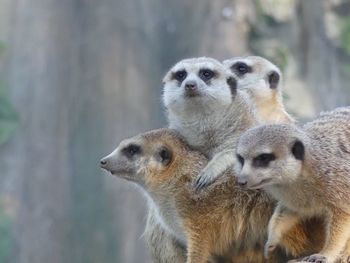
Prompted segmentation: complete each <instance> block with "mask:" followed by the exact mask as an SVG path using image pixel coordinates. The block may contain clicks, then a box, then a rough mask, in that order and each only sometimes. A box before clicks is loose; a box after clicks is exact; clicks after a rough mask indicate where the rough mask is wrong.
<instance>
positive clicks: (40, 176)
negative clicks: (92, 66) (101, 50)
mask: <svg viewBox="0 0 350 263" xmlns="http://www.w3.org/2000/svg"><path fill="white" fill-rule="evenodd" d="M14 2H15V3H14V4H13V6H12V7H13V8H14V9H13V10H12V11H13V12H12V15H13V17H12V19H11V20H12V23H13V24H12V28H11V34H12V37H11V39H10V41H9V43H8V44H10V47H8V49H9V50H8V57H9V58H8V72H7V75H6V76H5V78H6V82H7V85H8V86H9V87H11V94H12V98H13V101H14V103H15V105H16V108H17V110H18V111H19V113H20V119H21V124H20V127H19V129H18V132H17V136H16V139H15V140H13V141H12V146H13V148H12V149H13V150H11V154H12V158H15V161H14V162H13V163H14V164H15V165H13V167H11V174H17V175H20V180H19V181H18V185H17V192H18V201H19V202H18V203H19V210H18V214H17V224H16V228H15V237H16V250H15V255H14V257H15V258H14V262H20V263H27V262H28V263H32V262H53V263H59V262H64V261H65V260H64V255H65V244H66V242H65V241H66V236H67V226H68V220H67V219H68V218H67V209H66V208H67V206H68V204H69V202H70V191H69V190H70V189H69V174H70V172H69V162H70V160H69V159H70V157H69V152H68V150H69V137H68V135H69V117H70V112H69V103H70V99H69V98H70V87H71V83H72V81H73V77H74V76H73V75H72V73H71V71H70V69H71V68H70V67H71V59H72V57H74V54H73V53H72V51H73V50H72V46H71V42H70V37H71V32H70V31H66V29H67V28H71V21H72V20H71V19H72V14H71V12H70V10H71V4H70V1H60V2H58V1H54V0H52V1H47V0H35V1H25V0H18V1H14Z"/></svg>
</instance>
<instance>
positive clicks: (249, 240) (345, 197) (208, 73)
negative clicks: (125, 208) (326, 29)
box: [100, 56, 350, 263]
mask: <svg viewBox="0 0 350 263" xmlns="http://www.w3.org/2000/svg"><path fill="white" fill-rule="evenodd" d="M281 82H282V74H281V71H280V70H279V69H278V67H277V66H275V65H274V64H273V63H271V62H270V61H268V60H266V59H264V58H262V57H257V56H248V57H242V58H241V57H239V58H233V59H229V60H225V61H223V62H222V63H221V62H219V61H217V60H215V59H212V58H206V57H201V58H191V59H185V60H182V61H180V62H178V63H177V64H176V65H174V66H173V67H172V68H171V69H170V70H169V72H168V73H167V74H166V75H165V77H164V80H163V84H164V86H163V104H164V106H165V109H166V114H167V118H168V123H169V128H164V129H158V130H153V131H149V132H146V133H143V134H139V135H137V136H135V137H132V138H129V139H126V140H124V141H122V142H121V143H120V145H119V146H118V147H117V149H115V150H114V151H113V152H112V153H111V154H109V155H108V156H106V157H104V158H103V159H102V160H101V164H100V165H101V167H102V168H104V169H106V170H107V171H109V172H111V173H112V174H114V175H117V176H118V177H120V178H123V179H126V180H129V181H131V182H134V183H136V185H138V186H139V187H140V188H141V189H142V192H143V193H144V194H145V196H146V199H147V201H148V207H149V213H148V218H147V223H146V228H145V234H144V237H145V239H146V242H147V244H148V247H149V250H150V254H151V257H152V259H153V261H154V262H159V263H185V262H186V263H207V262H210V263H215V262H216V263H223V262H227V263H229V262H231V263H263V262H272V263H280V262H286V261H287V260H289V261H288V262H318V263H319V262H322V263H325V262H328V263H333V262H349V259H348V256H349V255H350V239H349V237H350V108H342V109H337V110H335V111H333V112H328V113H323V114H322V115H321V117H319V118H318V119H317V120H315V121H313V122H311V123H309V124H306V125H305V126H298V125H297V124H296V123H295V121H294V120H293V118H292V117H291V116H290V115H289V114H288V113H287V112H286V110H285V107H284V104H283V100H282V87H281ZM347 176H349V177H347ZM348 178H349V179H348ZM347 189H349V190H347ZM348 243H349V244H348ZM310 255H311V256H310ZM295 258H297V259H295ZM293 259H295V260H293Z"/></svg>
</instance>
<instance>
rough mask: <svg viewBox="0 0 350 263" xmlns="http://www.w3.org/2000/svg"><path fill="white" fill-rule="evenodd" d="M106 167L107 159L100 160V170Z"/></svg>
mask: <svg viewBox="0 0 350 263" xmlns="http://www.w3.org/2000/svg"><path fill="white" fill-rule="evenodd" d="M106 165H107V158H102V159H101V160H100V166H101V167H102V168H105V167H106Z"/></svg>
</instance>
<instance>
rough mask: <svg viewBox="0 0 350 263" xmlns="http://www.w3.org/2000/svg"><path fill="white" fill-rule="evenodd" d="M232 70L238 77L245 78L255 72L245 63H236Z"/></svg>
mask: <svg viewBox="0 0 350 263" xmlns="http://www.w3.org/2000/svg"><path fill="white" fill-rule="evenodd" d="M231 70H232V71H233V72H235V73H236V74H237V75H238V76H243V75H245V74H247V73H250V72H252V71H253V69H252V67H251V66H248V65H247V64H246V63H244V62H236V63H235V64H233V65H232V66H231Z"/></svg>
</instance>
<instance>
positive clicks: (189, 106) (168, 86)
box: [163, 57, 292, 190]
mask: <svg viewBox="0 0 350 263" xmlns="http://www.w3.org/2000/svg"><path fill="white" fill-rule="evenodd" d="M230 61H231V62H230ZM230 61H226V62H225V65H226V66H224V65H223V64H221V63H220V62H219V61H217V60H215V59H212V58H193V59H185V60H182V61H180V62H178V63H177V64H176V65H175V66H174V67H173V68H172V69H170V71H169V72H168V73H167V74H166V75H165V77H164V79H163V82H164V93H163V103H164V105H165V108H166V110H167V117H168V121H169V126H170V128H173V129H175V130H177V131H179V132H180V133H181V134H182V135H183V136H184V137H185V138H186V140H187V141H188V142H189V144H190V145H191V146H192V147H194V148H195V149H197V150H199V151H201V152H202V153H204V154H205V155H206V156H208V157H209V159H210V162H209V163H208V165H207V166H206V167H205V168H204V169H203V171H202V172H201V174H200V175H199V177H198V179H197V181H196V183H195V188H196V189H197V190H198V189H201V188H204V187H206V186H207V185H209V184H211V183H212V182H213V181H214V180H215V179H216V178H217V177H218V176H219V175H220V174H222V173H223V172H224V171H225V170H226V169H227V168H229V167H230V166H232V165H233V164H234V162H235V158H234V146H235V144H236V142H237V139H238V137H239V136H240V134H241V133H242V132H243V131H245V130H246V129H248V128H250V127H253V126H255V125H257V124H258V123H259V122H260V121H263V122H265V123H266V122H291V121H292V119H291V118H290V116H289V115H288V114H287V113H286V111H285V110H284V107H283V104H282V97H281V93H280V92H281V91H280V88H278V85H279V80H280V78H281V73H280V71H279V69H278V68H277V67H276V66H274V65H273V64H272V63H270V62H268V61H267V60H264V59H262V58H258V57H249V58H247V59H246V60H244V61H245V62H244V63H248V62H249V65H248V64H244V63H243V62H242V59H239V60H238V61H241V62H235V61H236V60H230ZM232 63H233V64H232ZM237 63H238V64H237ZM228 65H231V66H228ZM237 65H240V66H241V67H242V68H243V67H244V66H246V67H247V69H246V70H247V74H246V75H244V74H243V72H241V74H238V73H237V72H236V71H235V70H233V71H234V72H235V74H236V75H237V76H238V77H239V78H240V79H241V80H239V83H241V84H240V88H238V89H237V81H236V79H235V78H233V77H232V76H230V75H232V73H231V72H230V71H231V70H232V69H233V68H238V69H237V70H239V67H238V66H237ZM253 70H254V72H253ZM241 71H242V70H241ZM242 74H243V75H242ZM254 83H256V87H253V85H254ZM241 86H242V87H241ZM273 109H275V110H273Z"/></svg>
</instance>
